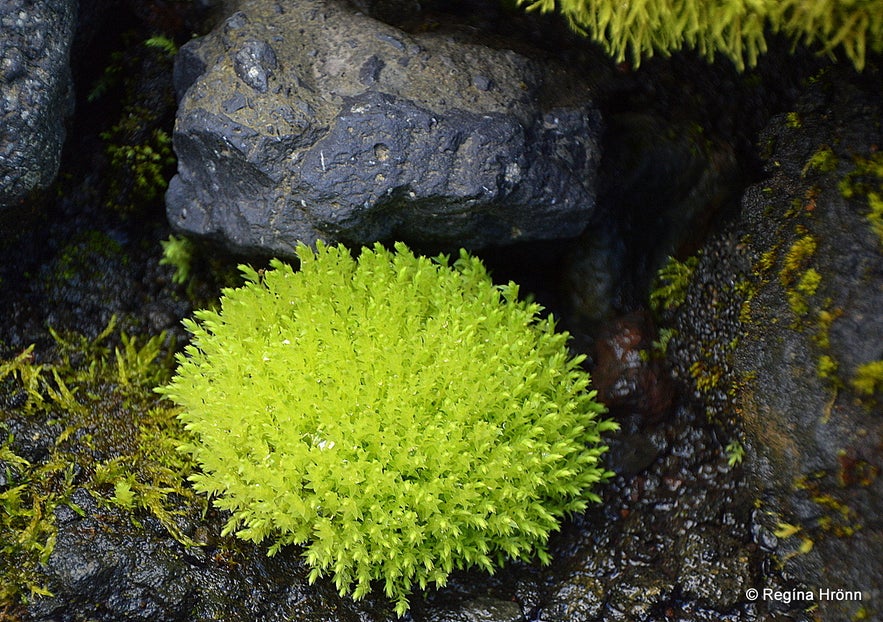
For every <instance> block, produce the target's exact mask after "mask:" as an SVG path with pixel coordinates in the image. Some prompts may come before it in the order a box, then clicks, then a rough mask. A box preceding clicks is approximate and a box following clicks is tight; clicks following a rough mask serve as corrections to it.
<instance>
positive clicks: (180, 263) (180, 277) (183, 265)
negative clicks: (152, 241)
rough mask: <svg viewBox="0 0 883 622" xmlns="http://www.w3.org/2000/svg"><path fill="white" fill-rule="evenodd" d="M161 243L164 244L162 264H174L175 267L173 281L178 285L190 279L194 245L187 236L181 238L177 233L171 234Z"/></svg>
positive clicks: (160, 261)
mask: <svg viewBox="0 0 883 622" xmlns="http://www.w3.org/2000/svg"><path fill="white" fill-rule="evenodd" d="M160 244H162V259H160V260H159V263H160V265H161V266H172V267H173V268H174V269H175V273H174V274H173V275H172V281H173V282H175V283H177V284H178V285H183V284H184V283H186V282H187V281H188V280H189V279H190V264H191V262H192V261H193V245H192V244H191V243H190V240H188V239H187V238H179V237H178V236H175V235H170V236H169V239H168V240H164V241H162V242H160Z"/></svg>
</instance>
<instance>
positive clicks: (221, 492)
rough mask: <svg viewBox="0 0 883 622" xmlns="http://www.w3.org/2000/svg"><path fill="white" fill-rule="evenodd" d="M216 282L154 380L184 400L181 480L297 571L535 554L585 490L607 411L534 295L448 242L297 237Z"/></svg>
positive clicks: (413, 574) (363, 584)
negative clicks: (329, 243)
mask: <svg viewBox="0 0 883 622" xmlns="http://www.w3.org/2000/svg"><path fill="white" fill-rule="evenodd" d="M298 256H299V258H300V261H301V268H300V271H298V272H295V271H294V270H293V269H292V268H291V267H290V266H288V265H286V264H284V263H282V262H279V261H274V262H273V264H272V269H270V270H267V271H266V272H263V273H260V274H259V273H257V272H255V271H253V270H251V269H250V268H245V267H244V268H243V272H244V274H245V277H246V280H247V282H246V284H245V285H244V286H243V287H240V288H238V289H229V290H225V292H224V294H223V297H222V298H221V305H220V310H219V311H200V312H198V313H197V314H196V320H195V321H188V322H187V323H186V326H187V328H188V330H189V331H190V332H191V333H193V340H192V343H191V345H190V346H188V347H187V349H186V351H185V352H184V353H183V354H182V355H180V357H179V362H180V366H179V368H178V371H177V375H176V376H175V377H174V379H173V380H172V382H171V383H170V384H169V385H168V386H166V387H164V388H162V389H159V390H160V391H161V392H162V393H164V394H165V395H167V396H168V397H169V398H171V399H172V400H174V401H175V402H177V403H178V404H180V405H181V407H182V408H183V412H182V414H181V415H180V417H181V419H182V420H183V421H184V422H185V423H186V427H187V429H188V430H190V431H191V432H192V433H193V436H194V438H195V439H196V440H195V442H194V443H193V444H192V445H190V446H188V447H186V449H187V451H190V452H192V454H193V455H194V456H195V458H196V459H197V461H198V462H199V464H201V466H202V473H201V474H199V475H196V476H194V477H193V478H192V479H193V483H194V486H195V487H196V488H197V490H199V491H202V492H205V493H208V494H210V495H212V496H213V497H214V498H215V504H216V505H217V506H218V507H219V508H223V509H225V510H229V511H230V512H231V513H232V517H231V519H230V521H229V523H228V525H227V527H226V531H227V532H235V533H236V534H237V535H238V536H240V537H242V538H245V539H247V540H254V541H261V540H264V539H265V538H270V539H272V540H273V541H274V544H273V546H272V547H271V548H270V552H271V553H274V552H276V551H278V550H279V548H280V547H281V546H284V545H288V544H298V545H303V550H304V555H305V557H306V560H307V562H308V563H309V565H310V566H311V567H312V569H313V570H312V574H311V580H314V579H315V578H317V577H319V576H322V575H325V574H330V575H333V577H334V581H335V583H336V585H337V587H338V589H339V590H340V591H341V593H347V592H349V593H351V594H352V595H353V596H354V597H355V598H359V597H361V596H363V595H365V594H366V593H367V592H368V590H369V589H370V587H371V583H372V582H378V584H379V585H382V587H383V589H384V590H385V592H386V594H387V595H388V596H389V597H390V598H392V599H394V600H395V601H396V609H397V611H398V612H399V613H400V614H402V613H404V612H405V611H406V610H407V608H408V601H407V596H408V594H409V593H410V592H411V590H412V589H413V588H416V587H419V588H421V589H422V588H425V587H426V586H427V585H428V584H430V583H435V584H437V585H443V584H444V583H445V581H446V578H447V576H448V574H449V573H450V572H451V571H452V570H453V569H455V568H466V567H470V566H480V567H482V568H485V569H487V570H488V571H493V569H494V568H495V567H496V566H497V565H499V564H500V563H502V562H503V560H504V559H505V558H507V557H511V558H516V559H527V558H530V557H532V556H534V555H536V556H538V557H539V559H540V560H542V561H548V554H547V552H546V541H547V538H548V536H549V533H550V532H552V531H554V530H556V529H557V528H558V523H559V521H560V520H561V518H562V517H563V516H565V515H566V514H568V513H570V512H579V511H581V510H583V509H584V508H585V507H586V504H587V502H589V501H599V498H598V496H597V495H596V494H595V493H594V492H592V488H593V486H594V485H595V484H596V483H598V482H600V481H602V480H604V479H606V478H607V477H608V476H609V475H610V474H609V473H608V472H606V471H605V469H604V468H603V467H602V466H601V464H600V463H599V458H600V457H601V455H602V454H603V452H604V451H605V450H606V449H607V448H606V447H605V446H604V445H603V442H602V440H601V433H602V432H604V431H607V430H613V429H615V427H616V426H615V424H613V423H612V422H610V421H605V420H602V419H601V418H600V416H601V415H602V414H603V412H604V408H603V406H601V405H600V404H599V403H598V402H596V401H595V399H594V393H593V392H590V391H589V376H588V374H587V373H586V372H584V371H583V370H582V369H581V367H580V362H581V361H582V358H583V357H571V356H570V355H569V354H568V351H567V348H566V341H567V338H568V336H567V334H566V333H556V332H555V330H554V323H553V320H552V319H540V318H539V317H538V312H539V311H540V307H539V306H538V305H536V304H532V303H528V302H524V301H519V300H518V299H517V294H518V288H517V286H516V285H514V284H512V283H510V284H509V285H505V286H496V285H494V284H493V283H492V282H491V279H490V278H489V276H488V274H487V273H486V271H485V269H484V267H483V266H482V264H481V263H480V261H479V260H477V259H475V258H471V257H469V256H468V255H467V254H466V253H465V251H464V252H462V253H461V255H460V258H459V259H457V260H456V261H455V262H454V263H453V265H448V262H447V260H446V258H444V257H441V258H438V259H436V260H430V259H427V258H423V257H415V256H414V255H413V254H412V253H411V252H410V251H409V250H408V249H407V248H406V247H405V246H404V245H403V244H398V245H396V250H395V252H390V251H387V250H386V249H384V248H383V247H381V246H380V245H376V246H375V247H374V248H373V249H363V250H362V253H361V256H360V257H359V259H358V260H354V259H353V258H352V257H351V255H350V253H349V252H348V251H347V250H346V249H345V248H343V247H326V246H323V245H321V244H319V245H318V251H317V252H316V253H314V252H313V251H311V250H309V249H307V248H306V247H301V248H300V249H299V252H298Z"/></svg>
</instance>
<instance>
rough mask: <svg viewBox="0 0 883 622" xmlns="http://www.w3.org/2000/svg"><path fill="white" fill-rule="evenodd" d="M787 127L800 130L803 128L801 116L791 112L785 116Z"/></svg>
mask: <svg viewBox="0 0 883 622" xmlns="http://www.w3.org/2000/svg"><path fill="white" fill-rule="evenodd" d="M785 127H787V128H789V129H792V130H798V129H800V128H802V127H803V119H801V118H800V114H798V113H796V112H789V113H788V114H786V115H785Z"/></svg>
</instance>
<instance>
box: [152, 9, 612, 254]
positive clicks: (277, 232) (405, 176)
mask: <svg viewBox="0 0 883 622" xmlns="http://www.w3.org/2000/svg"><path fill="white" fill-rule="evenodd" d="M175 78H176V89H177V90H178V93H179V97H180V98H181V102H180V106H179V111H178V117H177V122H176V128H175V133H174V145H175V151H176V152H177V155H178V158H179V164H178V175H176V176H175V177H174V179H173V180H172V182H171V184H170V186H169V190H168V193H167V195H166V205H167V210H168V215H169V219H170V220H171V222H172V224H173V225H174V226H176V227H178V228H180V229H181V230H183V231H186V232H189V233H192V234H197V235H201V236H209V237H214V238H216V239H219V240H223V241H224V242H226V243H227V244H228V245H229V246H231V247H232V248H234V249H238V250H245V251H262V252H272V253H276V254H282V255H286V254H291V252H292V249H293V247H294V245H295V244H296V243H297V242H298V241H303V242H306V243H313V242H314V241H315V240H317V239H323V240H325V241H326V242H335V241H343V242H348V243H354V244H357V243H364V242H369V241H373V240H389V239H393V238H395V239H402V240H406V241H408V242H410V243H413V244H428V245H437V246H446V245H465V246H468V247H472V248H477V247H482V246H486V245H490V244H505V243H509V242H513V241H521V240H529V239H554V238H563V237H572V236H576V235H578V234H579V233H580V232H581V231H582V229H583V228H584V227H585V225H586V224H587V223H588V221H589V217H590V216H591V214H592V212H593V209H594V204H595V177H596V167H597V163H598V160H599V149H598V143H599V134H600V116H599V114H598V112H597V110H596V109H595V107H594V106H593V104H592V103H591V99H590V93H588V92H587V90H586V89H585V88H583V87H580V86H578V81H577V80H576V79H574V78H572V77H571V76H569V75H568V74H567V73H566V72H565V71H563V70H561V69H557V68H555V67H552V66H549V65H546V64H542V63H540V62H538V61H534V60H530V59H528V58H526V57H524V56H522V55H519V54H516V53H515V52H512V51H509V50H500V49H491V48H489V47H485V46H481V45H477V44H471V43H463V42H460V41H458V40H456V39H455V38H454V37H452V36H446V35H444V34H442V33H424V34H420V35H410V34H407V33H405V32H403V31H400V30H397V29H396V28H393V27H392V26H389V25H387V24H384V23H381V22H378V21H376V20H374V19H371V18H369V17H367V16H365V15H363V14H361V13H358V12H354V10H353V9H352V8H351V7H349V6H347V5H342V4H337V3H336V2H334V0H327V1H322V0H305V1H303V2H298V3H296V4H286V5H284V6H283V5H280V4H278V3H275V2H272V1H269V0H254V1H249V2H245V3H243V4H242V5H241V11H240V12H238V13H236V14H234V15H233V16H231V17H230V18H229V19H227V21H226V22H225V23H224V24H223V25H222V26H220V27H219V28H218V29H216V30H215V31H214V32H213V33H211V34H210V35H208V36H206V37H203V38H201V39H197V40H194V41H192V42H190V43H188V44H187V45H185V46H184V47H183V48H182V50H181V54H180V55H179V58H178V61H177V64H176V69H175ZM565 98H566V99H567V102H568V103H566V104H565V103H564V99H565ZM574 102H575V103H574Z"/></svg>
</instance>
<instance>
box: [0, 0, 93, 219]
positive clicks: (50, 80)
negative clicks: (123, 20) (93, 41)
mask: <svg viewBox="0 0 883 622" xmlns="http://www.w3.org/2000/svg"><path fill="white" fill-rule="evenodd" d="M76 13H77V3H76V1H75V0H51V1H47V2H28V1H25V0H14V1H10V2H4V3H3V5H2V6H0V30H2V32H3V36H2V37H0V209H3V208H7V207H9V206H13V205H17V204H18V203H19V202H20V201H21V200H22V199H23V198H24V197H25V196H26V195H27V194H28V193H29V192H31V191H32V190H35V189H40V188H45V187H46V186H48V185H49V184H50V183H52V180H53V179H54V178H55V175H56V173H57V172H58V166H59V162H60V160H61V146H62V143H63V142H64V137H65V128H64V123H65V119H66V118H67V116H68V115H69V114H70V113H71V112H72V111H73V93H72V88H73V84H72V81H71V73H70V67H69V66H68V57H69V54H70V49H71V43H72V42H73V39H74V28H75V25H76Z"/></svg>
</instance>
